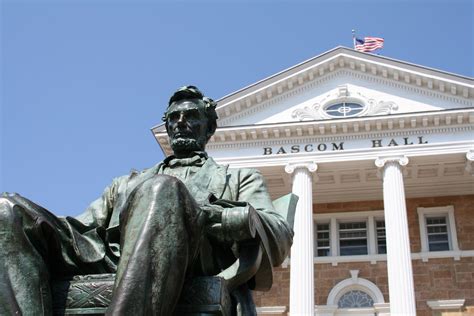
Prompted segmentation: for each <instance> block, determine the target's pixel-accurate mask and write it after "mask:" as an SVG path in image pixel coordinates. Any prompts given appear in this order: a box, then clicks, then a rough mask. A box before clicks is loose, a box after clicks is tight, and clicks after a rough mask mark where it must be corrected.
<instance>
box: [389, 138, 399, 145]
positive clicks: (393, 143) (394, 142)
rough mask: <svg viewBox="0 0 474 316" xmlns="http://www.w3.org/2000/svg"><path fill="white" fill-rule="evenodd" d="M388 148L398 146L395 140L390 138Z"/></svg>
mask: <svg viewBox="0 0 474 316" xmlns="http://www.w3.org/2000/svg"><path fill="white" fill-rule="evenodd" d="M388 146H398V144H397V142H396V141H395V139H393V138H392V140H390V143H388Z"/></svg>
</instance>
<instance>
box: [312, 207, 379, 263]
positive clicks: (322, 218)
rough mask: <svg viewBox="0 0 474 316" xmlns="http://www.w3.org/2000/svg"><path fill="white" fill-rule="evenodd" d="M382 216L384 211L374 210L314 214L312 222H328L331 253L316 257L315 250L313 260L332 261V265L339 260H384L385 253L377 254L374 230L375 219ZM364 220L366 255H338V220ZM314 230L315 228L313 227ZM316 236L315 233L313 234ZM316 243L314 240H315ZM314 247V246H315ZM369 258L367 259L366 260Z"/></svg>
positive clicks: (319, 261) (318, 261)
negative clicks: (365, 224)
mask: <svg viewBox="0 0 474 316" xmlns="http://www.w3.org/2000/svg"><path fill="white" fill-rule="evenodd" d="M380 218H384V211H383V210H382V211H381V210H375V211H363V212H341V213H324V214H314V215H313V219H314V224H315V227H316V224H317V223H319V222H321V223H329V226H330V229H329V230H330V232H329V234H330V240H329V244H330V248H331V251H330V253H331V255H330V256H327V257H317V256H316V252H314V262H315V263H328V262H329V263H332V265H334V266H335V265H337V263H339V262H360V261H370V262H371V263H373V264H375V263H377V261H379V260H386V257H387V256H386V255H385V254H377V245H376V238H377V235H376V231H375V221H376V220H377V219H380ZM341 220H342V221H360V220H363V221H366V222H367V226H368V227H367V252H368V254H367V255H354V256H340V252H339V230H338V225H337V223H338V221H341ZM315 231H316V229H315ZM315 236H316V234H315ZM315 243H316V240H315ZM315 248H316V246H315ZM368 259H369V260H368Z"/></svg>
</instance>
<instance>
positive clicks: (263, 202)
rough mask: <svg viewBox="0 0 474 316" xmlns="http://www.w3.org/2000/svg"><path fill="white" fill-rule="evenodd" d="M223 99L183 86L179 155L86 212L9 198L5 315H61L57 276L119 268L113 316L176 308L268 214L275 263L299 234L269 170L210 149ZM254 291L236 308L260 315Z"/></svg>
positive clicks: (172, 131)
mask: <svg viewBox="0 0 474 316" xmlns="http://www.w3.org/2000/svg"><path fill="white" fill-rule="evenodd" d="M215 107H216V103H215V102H214V101H213V100H212V99H209V98H207V97H205V96H204V95H203V94H202V93H201V92H200V91H199V90H198V89H197V88H196V87H193V86H187V87H183V88H180V89H178V90H177V91H176V92H175V93H174V94H173V96H172V97H171V99H170V101H169V106H168V109H167V111H166V113H165V116H164V117H163V119H164V121H165V124H166V130H167V132H168V135H169V138H170V144H171V147H172V149H173V152H174V155H173V156H170V157H167V158H166V159H165V160H164V161H163V162H161V163H159V164H157V165H155V166H154V167H151V168H149V169H146V170H143V171H141V172H132V173H131V174H129V175H126V176H122V177H118V178H116V179H114V180H113V181H112V183H111V184H110V185H109V186H108V187H107V188H106V189H105V191H104V193H103V195H102V197H101V198H99V199H98V200H96V201H94V202H93V203H92V204H91V205H90V206H89V207H88V208H87V210H86V211H85V213H84V214H82V215H80V216H79V217H77V218H72V217H65V218H62V217H56V216H55V215H54V214H52V213H50V212H49V211H47V210H46V209H44V208H42V207H41V206H39V205H36V204H35V203H33V202H31V201H30V200H28V199H26V198H24V197H22V196H20V195H18V194H2V195H1V197H0V315H22V314H23V315H51V314H52V307H51V304H52V303H51V300H52V298H51V282H52V280H53V279H56V278H60V277H64V276H70V275H82V274H98V273H116V279H115V285H114V289H113V295H112V301H111V304H110V306H109V308H108V310H107V314H108V315H172V314H173V311H174V309H175V306H176V304H177V301H178V299H179V297H180V294H181V290H182V287H183V283H184V282H185V280H186V279H187V278H190V277H193V276H207V275H215V274H218V273H219V272H220V271H222V270H223V269H225V268H227V266H228V265H229V263H230V262H232V260H233V259H235V252H236V251H238V250H236V249H235V247H233V245H234V243H235V242H237V241H244V240H247V239H251V238H252V234H251V233H250V232H249V230H248V228H246V226H245V223H248V221H249V219H248V218H247V217H248V216H249V214H250V213H251V212H254V213H256V214H257V215H258V218H259V220H260V222H261V224H262V226H263V227H264V232H263V234H265V235H266V236H265V238H266V239H267V240H268V245H267V248H268V249H266V253H265V255H266V256H267V257H268V258H267V259H268V260H269V262H270V263H271V264H272V265H273V266H277V265H280V264H281V263H282V261H283V260H284V259H285V258H286V257H287V255H288V252H289V249H290V246H291V243H292V236H293V232H292V229H291V228H290V227H289V226H288V224H287V223H286V221H285V220H284V219H282V218H281V216H280V215H278V214H277V213H275V212H274V210H273V205H272V202H271V200H270V197H269V195H268V192H267V189H266V186H265V183H264V180H263V178H262V176H261V174H260V173H259V172H258V171H256V170H253V169H230V168H228V167H227V166H223V165H219V164H217V163H216V162H214V160H213V159H212V158H210V157H208V156H207V154H206V152H205V146H206V143H207V141H208V140H209V139H210V137H211V136H212V135H213V134H214V132H215V130H216V120H217V114H216V111H215ZM249 292H250V290H249V289H248V287H247V286H246V284H243V285H241V286H239V287H238V288H237V289H235V290H234V291H233V292H232V293H231V296H232V305H233V306H234V308H235V309H237V306H240V307H239V309H240V310H242V309H245V310H248V311H251V313H255V306H254V305H253V302H252V299H251V296H250V294H249Z"/></svg>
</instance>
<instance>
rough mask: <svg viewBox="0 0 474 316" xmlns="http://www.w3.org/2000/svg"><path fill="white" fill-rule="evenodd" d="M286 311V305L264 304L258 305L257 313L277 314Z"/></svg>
mask: <svg viewBox="0 0 474 316" xmlns="http://www.w3.org/2000/svg"><path fill="white" fill-rule="evenodd" d="M284 312H286V306H262V307H257V315H275V314H278V315H280V314H283V313H284Z"/></svg>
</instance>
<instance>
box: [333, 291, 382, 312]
mask: <svg viewBox="0 0 474 316" xmlns="http://www.w3.org/2000/svg"><path fill="white" fill-rule="evenodd" d="M372 306H374V299H373V298H372V297H370V295H369V294H367V293H365V292H364V291H361V290H351V291H349V292H346V293H344V295H342V296H341V298H340V299H339V302H337V307H339V308H354V307H372Z"/></svg>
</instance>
